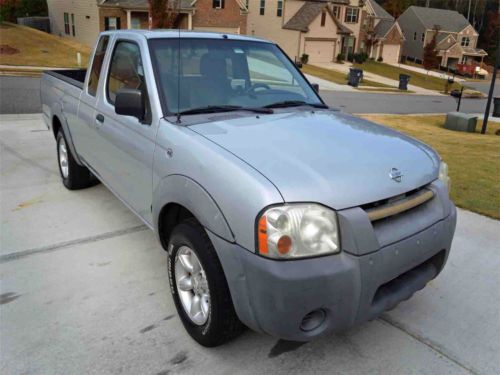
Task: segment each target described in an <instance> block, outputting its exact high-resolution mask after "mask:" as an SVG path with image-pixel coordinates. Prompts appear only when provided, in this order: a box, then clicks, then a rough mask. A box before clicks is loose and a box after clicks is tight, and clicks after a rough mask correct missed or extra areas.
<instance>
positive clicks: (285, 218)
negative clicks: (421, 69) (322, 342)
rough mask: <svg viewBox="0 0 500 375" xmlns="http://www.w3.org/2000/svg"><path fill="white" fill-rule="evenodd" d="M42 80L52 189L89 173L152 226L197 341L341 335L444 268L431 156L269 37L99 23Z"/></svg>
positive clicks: (440, 175)
mask: <svg viewBox="0 0 500 375" xmlns="http://www.w3.org/2000/svg"><path fill="white" fill-rule="evenodd" d="M41 86H42V102H43V115H44V120H45V122H46V124H47V126H48V127H49V128H50V129H51V130H52V132H53V133H54V137H55V139H56V142H57V155H58V161H59V168H60V173H61V177H62V181H63V183H64V185H65V186H66V187H67V188H68V189H81V188H86V187H89V186H91V185H93V184H95V183H97V182H99V181H100V182H102V183H103V184H105V185H106V186H107V187H108V188H109V189H110V190H111V191H112V192H113V193H114V194H115V195H116V196H117V197H118V198H119V199H120V200H121V201H122V202H123V203H124V204H125V205H127V206H128V207H129V208H130V209H131V210H132V211H133V212H134V213H135V214H136V215H137V216H138V217H139V218H140V219H141V220H142V221H143V222H144V223H145V224H146V225H147V226H148V227H150V228H151V229H152V230H153V231H154V232H155V233H156V235H157V237H158V239H159V241H160V243H161V245H162V247H163V248H164V249H165V250H166V251H167V256H168V274H169V281H170V289H171V293H172V296H173V300H174V302H175V305H176V308H177V311H178V314H179V316H180V318H181V320H182V323H183V324H184V326H185V328H186V330H187V332H188V333H189V334H190V335H191V336H192V337H193V338H194V339H195V340H196V341H197V342H199V343H200V344H202V345H205V346H216V345H219V344H222V343H224V342H226V341H227V340H229V339H231V338H233V337H235V336H236V335H237V334H238V333H240V332H241V331H242V329H243V328H244V326H248V327H250V328H252V329H254V330H256V331H259V332H265V333H267V334H270V335H274V336H277V337H279V338H283V339H288V340H296V341H307V340H311V339H313V338H315V337H317V336H319V335H323V334H325V333H326V332H330V331H338V330H343V329H346V328H348V327H351V326H353V325H355V324H358V323H360V322H363V321H367V320H372V319H375V318H376V317H378V316H379V315H380V314H382V313H383V312H384V311H386V310H389V309H392V308H393V307H395V306H396V305H397V304H398V303H399V302H401V301H403V300H406V299H408V298H410V297H411V296H412V295H413V294H414V293H415V292H416V291H418V290H420V289H422V288H423V287H424V286H425V285H426V284H427V283H428V282H429V281H430V280H432V279H433V278H435V277H436V276H437V275H438V274H439V272H440V271H441V270H442V269H443V267H444V264H445V262H446V259H447V257H448V254H449V251H450V246H451V242H452V238H453V234H454V230H455V224H456V209H455V206H454V205H453V203H452V202H451V201H450V199H449V196H448V185H449V178H448V173H447V166H446V164H445V163H444V162H442V161H441V160H440V158H439V156H438V155H437V153H436V152H435V151H434V150H432V149H431V148H430V147H428V146H426V145H425V144H422V143H420V142H418V141H417V140H415V139H412V138H409V137H407V136H405V135H402V134H400V133H398V132H396V131H393V130H390V129H387V128H385V127H382V126H379V125H376V124H373V123H370V122H368V121H365V120H362V119H359V118H356V117H353V116H350V115H347V114H344V113H340V112H338V111H336V110H333V109H330V108H328V106H326V105H325V104H324V102H323V101H322V99H321V98H320V96H319V95H318V93H317V88H316V87H314V86H312V85H311V84H310V83H309V82H308V81H307V80H306V79H305V78H304V76H303V75H302V73H301V72H300V70H299V69H297V67H296V66H295V65H294V63H293V62H292V61H290V59H289V58H288V57H287V56H286V55H285V54H284V53H283V52H282V51H281V50H280V48H279V47H278V46H277V45H275V44H274V43H271V42H269V41H264V40H260V39H255V38H250V37H245V36H236V35H224V34H214V33H195V32H178V31H154V32H151V31H115V32H104V33H102V34H101V35H100V36H99V39H98V41H97V44H96V47H95V50H94V53H93V55H92V59H91V63H90V65H89V68H88V70H86V71H85V70H68V71H57V72H52V71H49V72H46V73H45V74H44V75H43V77H42V81H41ZM75 214H77V213H75Z"/></svg>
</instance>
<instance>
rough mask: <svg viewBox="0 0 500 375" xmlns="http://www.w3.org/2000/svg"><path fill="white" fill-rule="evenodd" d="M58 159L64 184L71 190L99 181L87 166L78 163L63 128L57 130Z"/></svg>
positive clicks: (83, 187)
mask: <svg viewBox="0 0 500 375" xmlns="http://www.w3.org/2000/svg"><path fill="white" fill-rule="evenodd" d="M56 142H57V161H58V165H59V173H60V174H61V178H62V182H63V185H64V186H65V187H66V188H67V189H69V190H78V189H85V188H87V187H90V186H93V185H95V184H96V183H98V181H97V179H96V178H95V177H94V176H93V175H92V173H91V172H90V171H89V170H88V169H87V168H86V167H82V166H80V165H78V163H77V162H76V161H75V158H74V157H73V154H72V153H71V150H70V148H69V147H68V143H67V142H66V138H65V136H64V133H63V131H62V129H60V130H59V131H58V132H57V137H56Z"/></svg>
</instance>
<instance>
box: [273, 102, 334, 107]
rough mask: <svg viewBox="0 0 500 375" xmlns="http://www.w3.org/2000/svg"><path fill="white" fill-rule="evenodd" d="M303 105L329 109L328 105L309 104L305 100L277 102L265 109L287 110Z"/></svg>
mask: <svg viewBox="0 0 500 375" xmlns="http://www.w3.org/2000/svg"><path fill="white" fill-rule="evenodd" d="M302 105H308V106H311V107H314V108H328V106H327V105H324V104H322V103H308V102H305V101H303V100H284V101H282V102H276V103H273V104H269V105H266V106H264V108H286V107H299V106H302Z"/></svg>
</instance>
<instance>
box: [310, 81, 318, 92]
mask: <svg viewBox="0 0 500 375" xmlns="http://www.w3.org/2000/svg"><path fill="white" fill-rule="evenodd" d="M311 86H312V88H313V89H314V91H316V92H317V93H318V94H319V85H318V84H317V83H311Z"/></svg>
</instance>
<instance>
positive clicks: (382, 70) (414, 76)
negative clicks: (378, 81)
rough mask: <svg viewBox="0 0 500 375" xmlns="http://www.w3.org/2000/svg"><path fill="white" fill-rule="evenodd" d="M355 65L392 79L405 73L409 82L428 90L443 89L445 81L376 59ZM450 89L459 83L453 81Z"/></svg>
mask: <svg viewBox="0 0 500 375" xmlns="http://www.w3.org/2000/svg"><path fill="white" fill-rule="evenodd" d="M355 66H356V67H357V68H359V69H363V70H365V71H367V72H370V73H373V74H378V75H379V76H382V77H386V78H390V79H394V80H396V81H397V80H399V75H400V74H407V75H409V76H410V77H411V78H410V84H411V85H415V86H419V87H423V88H425V89H429V90H436V91H444V87H445V83H446V80H444V79H441V78H438V77H433V76H427V75H425V74H422V73H418V72H414V71H411V70H407V69H402V68H398V67H397V66H392V65H388V64H384V63H379V62H376V61H370V60H368V61H366V62H364V63H363V64H355ZM452 89H460V84H459V83H454V84H453V85H452V86H451V87H450V90H452Z"/></svg>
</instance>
